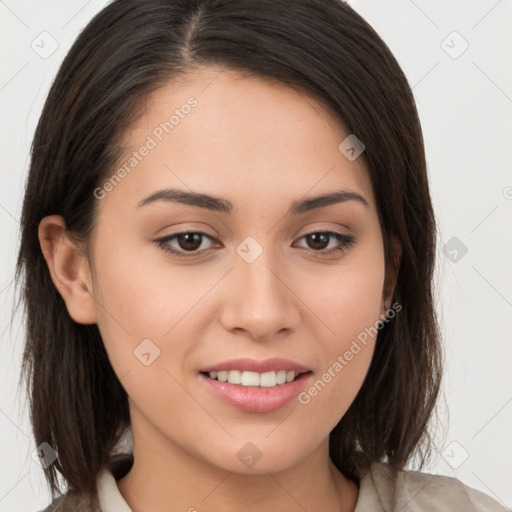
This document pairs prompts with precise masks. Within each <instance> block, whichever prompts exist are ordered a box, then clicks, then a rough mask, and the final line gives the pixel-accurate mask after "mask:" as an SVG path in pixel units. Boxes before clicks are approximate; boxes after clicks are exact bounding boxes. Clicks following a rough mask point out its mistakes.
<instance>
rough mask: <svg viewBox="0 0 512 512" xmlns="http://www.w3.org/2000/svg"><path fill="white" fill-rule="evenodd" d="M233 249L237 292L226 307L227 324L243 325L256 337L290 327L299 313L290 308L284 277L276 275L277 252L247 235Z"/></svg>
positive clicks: (231, 325) (289, 296)
mask: <svg viewBox="0 0 512 512" xmlns="http://www.w3.org/2000/svg"><path fill="white" fill-rule="evenodd" d="M271 238H272V237H271V236H269V237H266V238H265V240H266V241H267V242H268V241H269V240H270V239H271ZM236 252H237V255H236V259H235V268H234V272H233V273H232V278H233V279H235V280H236V284H235V287H234V288H235V290H236V293H235V295H234V296H233V297H232V298H231V300H230V301H229V302H228V304H229V305H228V306H226V310H225V319H227V320H226V323H227V325H226V327H227V328H235V327H238V328H242V329H244V330H247V331H250V332H251V333H252V335H253V336H254V337H257V338H266V337H268V336H269V335H271V334H273V333H275V332H277V331H279V330H281V329H283V328H289V327H292V325H293V323H294V321H295V320H296V318H297V316H298V315H297V312H295V314H294V311H293V310H294V301H293V293H292V292H291V291H290V290H289V288H288V286H287V285H286V284H285V283H286V276H284V275H279V274H280V273H281V272H282V270H280V269H281V268H282V265H281V262H279V261H278V258H277V254H276V251H274V250H273V248H271V247H264V246H263V244H262V243H260V242H258V241H257V240H256V239H255V238H253V237H247V238H246V239H245V240H244V241H242V242H241V243H240V244H239V246H238V247H237V248H236Z"/></svg>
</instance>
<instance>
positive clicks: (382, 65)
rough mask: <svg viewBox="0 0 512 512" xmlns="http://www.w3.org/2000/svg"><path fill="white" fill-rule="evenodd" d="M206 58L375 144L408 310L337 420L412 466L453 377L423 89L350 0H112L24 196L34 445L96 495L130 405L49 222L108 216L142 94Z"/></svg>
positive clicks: (58, 102)
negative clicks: (44, 245) (441, 326)
mask: <svg viewBox="0 0 512 512" xmlns="http://www.w3.org/2000/svg"><path fill="white" fill-rule="evenodd" d="M208 64H218V65H221V66H223V67H225V68H229V69H234V70H237V69H238V70H248V71H250V72H253V73H256V74H258V75H260V76H264V77H269V78H272V79H277V80H279V81H280V82H282V83H285V84H287V85H289V86H291V87H295V88H300V89H301V90H303V91H307V93H309V94H311V95H312V96H314V97H316V98H318V99H320V100H321V101H323V102H324V104H325V105H327V106H328V108H329V109H330V111H331V112H332V113H333V114H334V115H335V116H337V118H338V119H339V121H340V123H342V124H343V126H344V127H346V129H347V130H349V133H353V134H355V135H356V136H357V137H358V138H359V139H360V140H361V141H363V143H364V144H365V146H366V149H365V151H364V153H363V158H364V161H365V163H366V167H367V169H368V173H369V176H370V178H371V182H372V185H373V190H374V195H375V198H376V202H377V206H378V213H379V220H380V224H381V229H382V233H383V239H384V245H385V257H386V265H394V260H393V258H392V248H391V238H392V237H393V236H394V237H396V238H397V239H398V240H399V241H400V243H401V245H402V249H403V252H402V258H401V261H400V264H399V266H398V268H395V269H394V270H395V275H396V278H397V281H396V287H395V294H394V297H393V298H394V301H396V302H398V303H400V304H401V306H402V310H401V311H400V313H399V314H397V315H396V318H394V319H393V321H391V322H389V323H386V324H385V325H384V326H383V328H382V329H381V330H380V331H379V334H378V339H377V343H376V348H375V353H374V356H373V359H372V362H371V366H370V369H369V372H368V374H367V376H366V379H365V381H364V383H363V386H362V388H361V390H360V392H359V393H358V395H357V397H356V398H355V400H354V402H353V403H352V405H351V407H350V408H349V410H348V411H347V413H346V414H345V415H344V416H343V418H342V419H341V421H340V422H339V423H338V425H337V426H336V427H335V428H334V429H333V431H332V432H331V434H330V455H331V458H332V460H333V462H334V463H335V464H336V466H337V467H338V468H339V469H340V471H342V472H343V473H344V474H345V475H347V476H354V475H357V474H358V471H359V470H361V469H363V468H365V467H367V466H368V465H369V464H370V463H372V462H374V461H388V462H389V463H391V464H392V465H393V466H395V467H396V468H399V469H401V468H403V467H404V465H405V464H406V463H407V462H408V460H410V458H411V457H412V455H413V453H419V454H420V455H422V460H425V456H426V455H427V454H428V449H429V433H428V429H427V427H428V424H429V420H430V418H431V416H432V412H433V410H434V406H435V403H436V399H437V396H438V392H439V387H440V379H441V352H440V344H439V330H438V323H437V319H436V314H435V310H434V303H433V269H434V257H435V248H436V245H435V244H436V232H435V231H436V226H435V219H434V213H433V208H432V204H431V198H430V193H429V185H428V178H427V170H426V162H425V153H424V145H423V138H422V132H421V127H420V123H419V119H418V114H417V110H416V105H415V102H414V98H413V95H412V91H411V89H410V87H409V85H408V82H407V79H406V77H405V76H404V74H403V72H402V70H401V69H400V67H399V65H398V63H397V61H396V60H395V58H394V57H393V55H392V54H391V52H390V50H389V48H388V47H387V45H386V44H385V43H384V42H383V41H382V40H381V38H380V37H379V36H378V35H377V33H376V32H375V31H374V30H373V29H372V28H371V27H370V26H369V25H368V24H367V23H366V22H365V21H364V20H363V19H362V18H361V16H359V15H358V14H357V13H356V12H355V11H354V10H353V9H352V8H351V7H350V6H348V5H347V4H346V3H344V2H343V1H341V0H294V1H287V0H236V1H233V0H116V1H113V2H112V3H111V4H109V5H108V6H107V7H106V8H105V9H103V10H102V11H101V12H100V13H99V14H97V15H96V16H95V17H94V18H93V19H92V21H90V23H89V24H88V25H87V27H86V28H85V29H84V30H83V31H82V33H81V34H80V36H79V37H78V38H77V40H76V42H75V43H74V44H73V46H72V48H71V50H70V51H69V53H68V55H67V56H66V58H65V59H64V62H63V63H62V65H61V68H60V70H59V72H58V74H57V77H56V79H55V81H54V83H53V85H52V87H51V90H50V92H49V95H48V98H47V100H46V103H45V105H44V109H43V111H42V114H41V117H40V120H39V123H38V126H37V129H36V132H35V136H34V140H33V145H32V158H31V165H30V171H29V175H28V181H27V186H26V193H25V198H24V203H23V211H22V222H21V224H22V225H21V230H22V237H21V246H20V250H19V255H18V261H17V266H16V278H17V282H18V281H19V278H20V276H21V274H24V275H23V277H24V280H23V284H22V287H23V290H22V291H23V293H22V296H20V300H21V299H23V301H24V305H25V313H26V345H25V350H24V354H23V367H22V373H21V376H22V378H24V379H25V380H26V383H27V388H28V392H29V398H30V417H31V422H32V426H33V433H34V437H35V441H36V445H39V444H41V443H43V442H47V443H48V444H49V445H51V446H52V447H53V448H54V449H55V450H56V451H57V453H58V458H57V460H55V462H54V463H53V464H51V465H50V466H49V467H48V468H46V469H45V470H44V471H45V476H46V478H47V480H48V484H49V487H50V491H51V493H52V495H55V494H56V493H58V492H59V486H58V480H57V476H58V475H57V472H58V473H60V474H61V475H62V476H63V477H64V479H65V481H66V483H67V485H68V489H69V490H76V491H79V492H81V493H84V495H87V496H88V497H90V499H91V500H96V499H97V496H96V493H97V489H96V479H97V476H98V474H99V471H100V470H101V469H102V468H103V467H105V465H106V463H107V461H108V459H109V457H110V455H111V453H112V450H113V448H114V447H115V445H116V443H117V442H118V441H119V438H120V435H121V434H122V432H123V430H124V429H125V428H126V427H127V426H129V424H130V417H129V409H128V399H127V394H126V392H125V390H124V389H123V387H122V385H121V383H120V382H119V380H118V378H117V376H116V375H115V373H114V371H113V369H112V367H111V365H110V363H109V360H108V357H107V355H106V352H105V349H104V346H103V342H102V339H101V336H100V333H99V330H98V328H97V326H96V325H81V324H78V323H76V322H74V321H73V320H72V318H71V317H70V315H69V314H68V312H67V310H66V306H65V303H64V301H63V299H62V298H61V296H60V295H59V293H58V291H57V289H56V288H55V286H54V285H53V282H52V280H51V277H50V273H49V270H48V267H47V264H46V261H45V259H44V257H43V254H42V251H41V247H40V244H39V240H38V225H39V222H40V221H41V219H42V218H43V217H45V216H47V215H51V214H58V215H62V216H63V217H64V218H65V220H66V225H67V229H68V231H69V232H70V233H71V234H73V235H74V236H76V238H77V239H78V240H82V241H85V242H86V241H87V240H88V237H89V236H90V234H91V232H92V230H93V229H94V222H95V218H96V207H97V199H96V198H95V196H94V194H93V191H94V189H95V187H96V186H97V184H98V183H99V182H100V181H101V180H102V179H103V178H104V177H107V176H109V174H110V173H111V170H112V169H113V168H114V165H115V163H116V161H117V159H118V158H119V156H120V154H121V148H120V146H119V144H117V141H119V140H120V137H121V136H122V134H123V133H124V132H125V130H126V128H127V127H128V126H130V124H131V123H133V122H134V120H135V118H136V113H137V112H139V111H140V105H141V102H143V100H144V98H145V97H147V95H148V94H149V93H150V92H153V91H155V90H156V89H158V88H160V87H164V86H165V85H166V84H168V83H169V82H170V81H172V80H173V79H175V78H176V77H178V76H179V75H181V74H184V73H187V72H188V71H190V70H192V69H193V68H194V67H196V66H202V65H208ZM357 453H359V456H358V455H357ZM95 503H96V502H95Z"/></svg>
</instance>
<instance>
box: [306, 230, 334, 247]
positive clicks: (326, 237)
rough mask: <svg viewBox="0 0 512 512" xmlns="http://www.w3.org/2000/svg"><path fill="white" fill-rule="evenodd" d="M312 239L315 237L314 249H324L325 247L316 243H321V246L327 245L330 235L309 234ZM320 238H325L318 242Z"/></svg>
mask: <svg viewBox="0 0 512 512" xmlns="http://www.w3.org/2000/svg"><path fill="white" fill-rule="evenodd" d="M308 236H309V237H310V238H311V239H313V244H310V245H312V248H313V249H323V248H324V247H318V246H315V243H320V246H325V243H326V241H327V242H328V238H329V235H328V234H327V233H312V234H311V235H308ZM319 239H323V240H321V241H320V242H318V240H319Z"/></svg>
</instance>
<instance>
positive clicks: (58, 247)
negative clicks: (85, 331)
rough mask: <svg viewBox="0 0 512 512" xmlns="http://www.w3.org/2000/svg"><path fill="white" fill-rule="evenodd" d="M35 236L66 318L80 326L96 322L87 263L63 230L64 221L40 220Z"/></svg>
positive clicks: (54, 217) (53, 218)
mask: <svg viewBox="0 0 512 512" xmlns="http://www.w3.org/2000/svg"><path fill="white" fill-rule="evenodd" d="M38 234H39V243H40V244H41V249H42V251H43V255H44V258H45V260H46V263H47V264H48V268H49V270H50V275H51V278H52V281H53V283H54V284H55V287H56V288H57V290H58V291H59V293H60V295H61V296H62V298H63V299H64V302H65V303H66V308H67V310H68V312H69V315H70V316H71V318H72V319H73V320H74V321H75V322H78V323H80V324H94V323H96V322H97V315H96V308H95V301H94V297H93V296H92V280H91V271H90V267H89V263H88V261H87V258H86V257H85V254H84V253H83V251H82V249H81V248H80V247H79V246H78V245H77V243H76V242H74V241H73V239H72V238H71V237H70V235H69V233H68V232H67V231H66V222H65V220H64V218H63V217H62V216H60V215H50V216H48V217H44V218H43V219H42V220H41V222H40V223H39V230H38Z"/></svg>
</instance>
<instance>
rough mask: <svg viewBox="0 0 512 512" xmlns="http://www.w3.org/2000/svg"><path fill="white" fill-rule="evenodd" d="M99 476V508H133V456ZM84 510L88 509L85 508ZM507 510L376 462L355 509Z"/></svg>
mask: <svg viewBox="0 0 512 512" xmlns="http://www.w3.org/2000/svg"><path fill="white" fill-rule="evenodd" d="M117 457H118V458H117V459H116V460H115V461H113V462H112V463H111V465H110V466H109V469H104V470H103V471H102V473H101V474H100V476H99V477H98V496H99V502H100V508H101V510H100V511H98V512H132V510H131V508H130V507H129V506H128V504H127V503H126V501H125V500H124V498H123V496H122V495H121V493H120V492H119V488H118V487H117V484H116V480H118V479H119V478H122V477H123V476H124V475H125V474H126V473H127V472H128V471H129V469H130V467H131V465H132V463H133V456H132V455H129V456H128V457H127V455H126V454H124V455H119V456H117ZM81 510H82V507H81V506H80V500H79V498H77V497H76V496H75V497H74V498H71V497H66V496H63V497H61V498H58V499H57V500H55V501H54V502H53V503H52V504H51V505H50V506H49V507H48V508H46V509H45V510H44V511H43V512H68V511H73V512H78V511H81ZM83 510H84V511H85V510H86V509H85V508H83ZM399 511H400V512H427V511H428V512H447V511H450V512H506V511H507V508H506V507H505V506H504V505H501V504H500V503H499V502H497V501H495V500H494V499H492V498H490V497H489V496H487V495H486V494H484V493H482V492H480V491H477V490H476V489H473V488H471V487H468V486H467V485H465V484H463V483H462V482H461V481H459V480H457V479H456V478H451V477H447V476H440V475H431V474H428V473H422V472H419V471H393V470H392V469H391V468H390V466H389V465H388V464H384V463H375V464H372V466H371V467H370V469H369V470H368V471H367V472H366V473H365V474H364V475H363V476H362V478H361V479H360V481H359V498H358V500H357V504H356V508H355V510H354V512H399Z"/></svg>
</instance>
